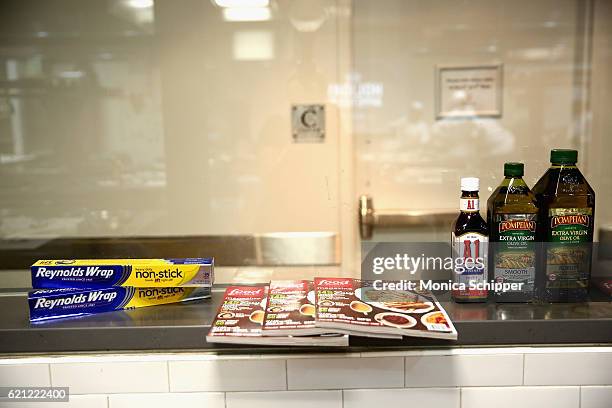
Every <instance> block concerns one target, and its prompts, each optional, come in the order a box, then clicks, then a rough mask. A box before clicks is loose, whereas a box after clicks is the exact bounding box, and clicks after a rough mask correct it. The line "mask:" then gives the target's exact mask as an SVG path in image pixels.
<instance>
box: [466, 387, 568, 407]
mask: <svg viewBox="0 0 612 408" xmlns="http://www.w3.org/2000/svg"><path fill="white" fill-rule="evenodd" d="M579 399H580V397H579V388H578V387H478V388H463V389H461V408H491V407H495V408H548V407H550V408H579V403H580V401H579Z"/></svg>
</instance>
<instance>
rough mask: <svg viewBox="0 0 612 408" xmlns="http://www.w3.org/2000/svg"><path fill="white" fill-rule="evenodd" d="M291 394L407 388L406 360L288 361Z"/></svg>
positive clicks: (391, 358)
mask: <svg viewBox="0 0 612 408" xmlns="http://www.w3.org/2000/svg"><path fill="white" fill-rule="evenodd" d="M287 383H288V385H289V389H290V390H316V389H338V388H346V389H348V388H394V387H403V386H404V359H403V358H401V357H382V358H312V359H306V358H305V359H290V360H287Z"/></svg>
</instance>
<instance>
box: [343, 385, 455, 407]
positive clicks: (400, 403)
mask: <svg viewBox="0 0 612 408" xmlns="http://www.w3.org/2000/svg"><path fill="white" fill-rule="evenodd" d="M408 406H421V407H427V408H459V388H412V389H403V390H402V389H388V390H384V389H382V390H347V391H344V408H372V407H408Z"/></svg>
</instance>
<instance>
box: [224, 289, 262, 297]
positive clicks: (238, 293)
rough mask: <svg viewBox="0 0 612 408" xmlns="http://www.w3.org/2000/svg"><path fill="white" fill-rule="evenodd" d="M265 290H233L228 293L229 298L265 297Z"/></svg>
mask: <svg viewBox="0 0 612 408" xmlns="http://www.w3.org/2000/svg"><path fill="white" fill-rule="evenodd" d="M263 293H264V288H233V289H231V290H230V291H229V292H227V295H228V296H235V297H258V296H263Z"/></svg>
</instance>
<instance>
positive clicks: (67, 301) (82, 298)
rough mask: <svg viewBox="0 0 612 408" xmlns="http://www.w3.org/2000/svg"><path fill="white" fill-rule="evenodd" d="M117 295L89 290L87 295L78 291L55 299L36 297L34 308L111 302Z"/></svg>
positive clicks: (49, 308) (48, 308)
mask: <svg viewBox="0 0 612 408" xmlns="http://www.w3.org/2000/svg"><path fill="white" fill-rule="evenodd" d="M116 297H117V293H116V292H102V291H94V292H89V293H88V294H87V295H86V294H84V293H79V294H76V295H72V296H67V297H62V298H57V299H46V298H44V297H43V298H38V299H36V303H35V304H34V309H47V310H52V309H54V308H56V307H58V306H70V305H78V304H83V303H100V302H104V303H112V301H113V300H115V298H116Z"/></svg>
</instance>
